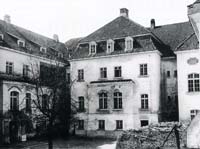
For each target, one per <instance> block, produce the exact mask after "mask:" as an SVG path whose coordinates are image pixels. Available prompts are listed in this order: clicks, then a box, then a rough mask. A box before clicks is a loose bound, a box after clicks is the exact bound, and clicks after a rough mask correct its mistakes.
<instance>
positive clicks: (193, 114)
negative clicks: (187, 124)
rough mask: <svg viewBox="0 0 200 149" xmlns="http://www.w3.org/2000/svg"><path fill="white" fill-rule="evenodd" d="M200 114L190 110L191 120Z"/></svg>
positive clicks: (197, 111)
mask: <svg viewBox="0 0 200 149" xmlns="http://www.w3.org/2000/svg"><path fill="white" fill-rule="evenodd" d="M199 112H200V110H196V109H195V110H190V116H191V120H192V119H193V118H194V117H195V116H196V115H197V114H198V113H199Z"/></svg>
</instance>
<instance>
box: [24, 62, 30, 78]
mask: <svg viewBox="0 0 200 149" xmlns="http://www.w3.org/2000/svg"><path fill="white" fill-rule="evenodd" d="M29 72H30V69H29V65H26V64H23V77H29Z"/></svg>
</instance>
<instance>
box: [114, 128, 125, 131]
mask: <svg viewBox="0 0 200 149" xmlns="http://www.w3.org/2000/svg"><path fill="white" fill-rule="evenodd" d="M115 131H123V128H121V129H115Z"/></svg>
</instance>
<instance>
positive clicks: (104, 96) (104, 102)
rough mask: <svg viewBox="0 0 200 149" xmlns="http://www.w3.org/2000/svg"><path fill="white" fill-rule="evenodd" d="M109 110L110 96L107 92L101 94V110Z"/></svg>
mask: <svg viewBox="0 0 200 149" xmlns="http://www.w3.org/2000/svg"><path fill="white" fill-rule="evenodd" d="M107 108H108V94H107V93H106V92H101V93H99V109H107Z"/></svg>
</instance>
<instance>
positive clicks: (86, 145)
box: [0, 137, 116, 149]
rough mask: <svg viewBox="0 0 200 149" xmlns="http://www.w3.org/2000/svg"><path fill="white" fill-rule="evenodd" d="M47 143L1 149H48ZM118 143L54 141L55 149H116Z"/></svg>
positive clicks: (89, 140) (29, 142)
mask: <svg viewBox="0 0 200 149" xmlns="http://www.w3.org/2000/svg"><path fill="white" fill-rule="evenodd" d="M47 145H48V144H47V142H46V141H28V142H24V143H19V144H16V145H9V146H0V148H1V149H47V148H48V146H47ZM115 145H116V141H115V140H111V139H102V138H74V137H73V138H71V139H69V140H63V139H57V140H54V149H115Z"/></svg>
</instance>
